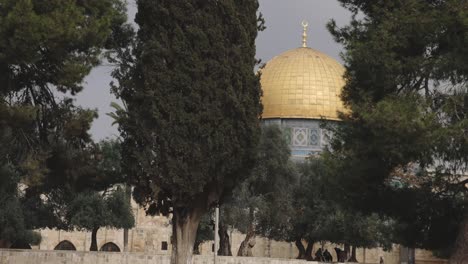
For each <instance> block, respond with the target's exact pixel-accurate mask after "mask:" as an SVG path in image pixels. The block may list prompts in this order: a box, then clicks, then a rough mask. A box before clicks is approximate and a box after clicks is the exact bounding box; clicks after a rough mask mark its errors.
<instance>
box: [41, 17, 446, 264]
mask: <svg viewBox="0 0 468 264" xmlns="http://www.w3.org/2000/svg"><path fill="white" fill-rule="evenodd" d="M303 26H304V33H303V43H302V47H300V48H296V49H292V50H289V51H286V52H284V53H282V54H280V55H278V56H276V57H275V58H273V59H272V60H271V61H269V62H268V63H267V64H266V66H265V67H264V68H263V69H262V70H261V73H262V75H261V84H262V89H263V98H262V102H263V106H264V110H263V116H262V117H263V122H264V123H265V124H278V125H280V126H281V127H282V128H283V130H284V131H285V132H286V134H287V136H288V140H289V142H290V147H291V152H292V158H293V159H295V160H302V159H304V158H305V157H307V156H309V155H311V154H320V152H321V151H322V149H323V148H324V147H325V146H326V145H327V143H328V139H329V138H330V136H331V135H330V134H329V133H328V132H327V131H326V130H324V129H322V128H321V126H320V124H321V122H327V123H329V124H331V125H333V124H336V123H338V122H339V117H338V112H343V111H346V109H345V108H344V106H343V103H342V101H341V100H340V97H339V95H340V93H341V90H342V88H343V86H344V84H345V81H344V79H343V74H344V72H345V69H344V67H343V66H342V65H341V64H340V63H339V62H337V61H336V60H334V59H333V58H331V57H329V56H327V55H326V54H324V53H321V52H319V51H317V50H315V49H312V48H309V47H307V30H306V29H307V24H306V23H303ZM132 205H133V210H134V215H135V218H136V221H135V223H136V226H135V228H133V229H131V230H129V231H128V235H124V230H111V229H101V230H100V231H99V232H98V248H99V249H100V250H103V251H129V252H145V253H154V254H170V252H171V245H170V241H171V239H170V238H171V232H172V231H171V230H172V229H171V226H170V220H169V219H168V218H166V217H163V216H155V217H150V216H147V215H146V214H145V212H144V210H143V209H142V208H140V207H138V206H137V205H136V204H135V203H132ZM41 234H42V237H43V239H42V242H41V244H40V245H39V246H38V248H39V249H44V250H53V249H69V250H80V251H86V250H89V246H90V244H91V234H90V233H87V232H63V231H55V230H41ZM243 239H244V235H242V234H240V233H238V232H235V231H234V232H232V233H231V240H232V241H231V245H232V252H233V253H234V254H235V253H236V252H237V249H238V248H239V245H240V243H241V242H242V241H243ZM318 247H319V245H316V246H315V249H314V252H315V250H317V249H318ZM327 247H328V249H329V251H330V252H331V253H333V257H334V259H335V260H336V255H335V253H334V250H332V249H333V248H334V246H332V245H327ZM212 250H213V242H207V243H204V244H202V245H201V248H200V251H201V254H203V255H208V254H213V253H212ZM410 252H413V254H408V250H407V249H404V248H400V247H399V246H395V247H394V249H393V250H392V251H390V252H384V251H383V250H382V249H358V250H357V258H358V261H359V262H361V263H363V262H365V263H379V260H380V257H383V259H384V260H385V263H386V264H397V263H398V264H400V263H401V264H403V263H408V255H410V256H414V258H415V259H416V263H432V264H436V263H445V261H443V260H438V259H435V258H434V257H432V255H431V253H430V252H427V251H423V250H416V251H410ZM253 255H254V256H255V257H273V258H291V259H292V258H296V257H297V255H298V250H297V248H296V246H295V245H294V244H293V243H288V242H278V241H272V240H268V239H265V238H257V239H256V245H255V246H254V247H253ZM410 259H411V257H410Z"/></svg>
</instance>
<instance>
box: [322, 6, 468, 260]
mask: <svg viewBox="0 0 468 264" xmlns="http://www.w3.org/2000/svg"><path fill="white" fill-rule="evenodd" d="M340 2H341V3H342V4H343V5H344V6H345V7H347V8H349V9H350V10H351V11H352V12H353V13H354V17H353V19H352V21H351V23H350V24H349V25H348V26H345V27H343V28H337V26H336V24H335V23H334V22H331V23H330V25H329V28H330V30H331V32H332V34H333V35H334V36H335V38H336V40H337V41H338V42H340V43H342V44H344V46H345V49H346V52H345V54H344V60H345V64H346V65H345V66H346V69H347V71H346V74H345V77H346V79H347V84H346V86H345V88H344V91H343V94H342V99H343V100H344V102H345V104H346V106H347V107H348V108H349V110H350V111H349V113H344V114H342V116H341V117H342V119H343V123H342V126H341V127H340V128H338V129H337V130H336V131H335V132H336V133H335V140H334V142H333V144H332V147H333V152H332V153H331V155H330V157H331V160H333V166H334V167H335V168H336V175H339V176H338V178H337V183H339V184H341V185H342V186H345V187H346V191H345V192H343V193H342V194H343V196H342V198H343V199H342V200H343V201H353V204H354V205H358V207H360V209H363V210H373V211H379V212H381V213H385V214H389V215H392V216H394V217H396V218H397V220H399V221H401V222H402V223H405V224H406V227H407V229H406V232H404V233H402V237H401V240H400V241H397V242H400V243H403V244H405V245H408V246H412V247H422V248H428V249H440V248H449V247H450V246H451V245H452V244H453V242H454V239H455V235H456V234H457V230H458V225H459V223H460V221H461V219H463V217H464V214H466V212H464V209H463V208H464V207H466V194H467V192H466V191H467V189H466V188H465V184H466V181H465V180H464V177H466V174H467V172H468V170H467V169H468V144H467V142H468V136H467V135H468V133H467V131H468V86H467V81H468V67H467V63H466V61H468V19H467V18H468V11H467V10H468V8H467V7H468V2H467V1H465V0H442V1H435V0H434V1H423V0H396V1H374V0H340ZM465 219H466V217H465ZM459 234H461V235H462V236H466V234H467V232H466V230H465V231H463V230H462V232H459ZM462 251H463V250H462ZM465 252H466V249H465Z"/></svg>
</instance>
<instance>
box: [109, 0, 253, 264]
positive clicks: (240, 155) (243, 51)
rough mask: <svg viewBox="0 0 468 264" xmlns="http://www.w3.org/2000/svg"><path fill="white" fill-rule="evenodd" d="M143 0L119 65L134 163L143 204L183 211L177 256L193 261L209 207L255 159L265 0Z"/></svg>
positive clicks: (129, 164)
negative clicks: (258, 47) (261, 3)
mask: <svg viewBox="0 0 468 264" xmlns="http://www.w3.org/2000/svg"><path fill="white" fill-rule="evenodd" d="M137 5H138V13H137V15H136V19H135V21H136V23H137V24H138V25H139V31H138V36H137V38H136V40H135V42H134V45H133V47H130V48H129V49H123V50H120V51H119V53H118V54H119V55H120V56H119V57H118V58H117V59H116V61H118V62H119V64H120V65H121V67H119V69H117V70H116V71H115V72H114V77H115V78H116V79H117V80H118V82H119V83H118V85H114V91H115V93H116V94H117V96H118V97H120V98H121V99H122V101H123V102H124V104H125V106H126V109H127V111H128V112H127V113H126V114H123V113H122V112H120V113H118V116H119V124H120V130H121V132H122V133H121V135H122V137H123V138H124V141H125V142H124V145H125V147H124V151H123V153H124V157H125V167H126V168H127V169H129V171H130V173H129V175H132V176H133V177H134V179H133V181H132V183H133V184H134V185H135V189H134V197H135V199H136V201H137V202H138V203H140V204H142V205H144V206H146V207H147V209H148V212H149V213H156V212H161V213H163V214H168V213H169V212H170V211H172V212H173V227H174V232H173V235H174V241H173V246H174V250H173V256H176V257H174V258H173V261H174V262H175V263H178V261H181V263H186V262H189V261H190V258H191V255H192V254H191V252H192V249H193V243H194V242H195V232H196V228H197V226H198V223H199V221H200V218H201V216H202V215H203V214H204V213H206V211H207V210H208V209H209V208H210V207H213V206H214V205H216V204H218V203H219V202H220V200H221V198H222V196H223V195H225V194H226V193H227V192H229V191H230V190H232V189H233V188H234V187H235V185H236V183H238V182H240V180H242V178H244V177H245V176H246V175H248V173H249V171H250V169H251V168H252V166H253V158H254V156H255V147H256V145H257V141H258V135H259V132H258V131H259V117H260V114H261V105H260V93H261V90H260V84H259V78H258V76H256V75H255V73H254V68H255V64H256V60H255V39H256V36H257V31H258V27H259V25H258V18H257V9H258V1H256V0H242V1H238V0H236V1H234V0H229V1H215V0H209V1H198V0H191V1H166V0H162V1H152V0H139V1H137ZM185 232H188V234H186V233H185ZM192 234H193V235H192Z"/></svg>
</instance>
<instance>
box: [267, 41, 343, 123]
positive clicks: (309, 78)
mask: <svg viewBox="0 0 468 264" xmlns="http://www.w3.org/2000/svg"><path fill="white" fill-rule="evenodd" d="M344 72H345V69H344V67H343V66H342V65H341V64H340V63H338V62H337V61H336V60H334V59H332V58H330V57H329V56H327V55H325V54H323V53H321V52H319V51H316V50H314V49H311V48H307V47H303V48H297V49H293V50H290V51H286V52H285V53H283V54H281V55H279V56H277V57H275V58H273V59H272V60H271V61H269V62H268V63H267V64H266V66H265V68H264V69H262V70H261V73H262V75H261V84H262V89H263V98H262V103H263V115H262V117H263V118H264V119H268V118H307V119H320V118H325V119H329V120H339V118H338V111H340V112H344V111H345V108H344V106H343V103H342V101H341V99H340V94H341V90H342V88H343V87H344V85H345V81H344V79H343V74H344Z"/></svg>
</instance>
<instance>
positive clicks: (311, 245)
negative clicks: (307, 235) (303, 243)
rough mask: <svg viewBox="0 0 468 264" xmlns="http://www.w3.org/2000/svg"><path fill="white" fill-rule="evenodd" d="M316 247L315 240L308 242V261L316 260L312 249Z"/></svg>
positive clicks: (306, 255)
mask: <svg viewBox="0 0 468 264" xmlns="http://www.w3.org/2000/svg"><path fill="white" fill-rule="evenodd" d="M313 249H314V242H307V248H306V251H305V259H306V260H307V261H312V260H314V257H313V256H312V253H313V252H312V250H313Z"/></svg>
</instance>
